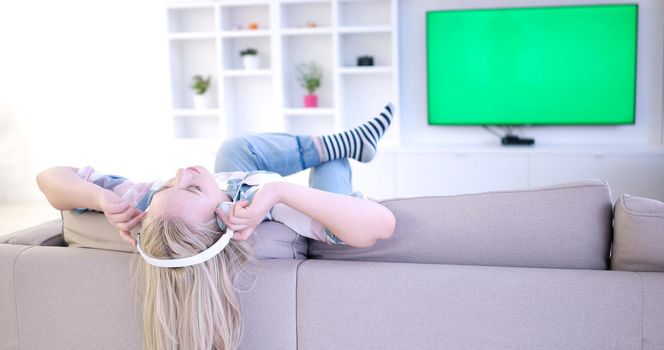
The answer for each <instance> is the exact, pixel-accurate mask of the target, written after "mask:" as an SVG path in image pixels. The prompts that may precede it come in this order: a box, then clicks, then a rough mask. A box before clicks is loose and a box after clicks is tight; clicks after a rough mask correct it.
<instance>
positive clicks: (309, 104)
mask: <svg viewBox="0 0 664 350" xmlns="http://www.w3.org/2000/svg"><path fill="white" fill-rule="evenodd" d="M304 107H306V108H315V107H318V96H316V95H314V94H309V95H304Z"/></svg>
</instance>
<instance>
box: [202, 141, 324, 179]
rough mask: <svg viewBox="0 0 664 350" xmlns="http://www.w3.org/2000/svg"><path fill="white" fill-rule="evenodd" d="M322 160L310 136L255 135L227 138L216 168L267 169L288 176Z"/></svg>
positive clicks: (224, 169) (217, 158)
mask: <svg viewBox="0 0 664 350" xmlns="http://www.w3.org/2000/svg"><path fill="white" fill-rule="evenodd" d="M320 162H321V161H320V155H319V154H318V151H317V149H316V146H315V144H314V142H313V138H312V137H310V136H295V135H290V134H284V133H270V134H255V135H248V136H243V137H237V138H233V139H229V140H226V141H225V142H224V143H223V144H222V145H221V147H219V150H218V151H217V156H216V160H215V166H214V170H215V172H222V171H257V170H265V171H273V172H276V173H278V174H280V175H282V176H288V175H291V174H294V173H296V172H298V171H302V170H305V169H308V168H310V167H314V166H316V165H318V164H320Z"/></svg>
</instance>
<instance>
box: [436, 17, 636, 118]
mask: <svg viewBox="0 0 664 350" xmlns="http://www.w3.org/2000/svg"><path fill="white" fill-rule="evenodd" d="M637 20H638V5H636V4H628V5H622V4H621V5H588V6H560V7H531V8H494V9H468V10H445V11H430V12H427V14H426V34H427V36H426V43H427V85H428V89H427V92H428V121H429V124H431V125H575V124H586V125H588V124H632V123H634V115H635V111H634V110H635V97H636V49H637V47H636V45H637Z"/></svg>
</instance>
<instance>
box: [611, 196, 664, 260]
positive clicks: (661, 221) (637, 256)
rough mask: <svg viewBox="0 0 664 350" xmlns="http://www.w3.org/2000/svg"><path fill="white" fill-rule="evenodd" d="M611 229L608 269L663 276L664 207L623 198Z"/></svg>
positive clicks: (628, 197)
mask: <svg viewBox="0 0 664 350" xmlns="http://www.w3.org/2000/svg"><path fill="white" fill-rule="evenodd" d="M613 226H614V232H613V248H612V254H611V268H612V269H614V270H623V271H660V272H664V203H662V202H660V201H658V200H654V199H648V198H641V197H633V196H630V195H627V194H623V195H622V196H621V197H620V198H618V200H617V201H616V205H615V207H614V217H613Z"/></svg>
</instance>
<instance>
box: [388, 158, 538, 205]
mask: <svg viewBox="0 0 664 350" xmlns="http://www.w3.org/2000/svg"><path fill="white" fill-rule="evenodd" d="M396 159H397V161H396V163H397V166H396V173H395V181H396V195H397V196H398V197H413V196H434V195H455V194H464V193H477V192H485V191H496V190H508V189H515V188H525V187H527V185H528V158H527V156H525V155H505V156H500V157H498V156H495V155H493V154H482V153H467V152H462V153H456V152H439V153H438V152H417V151H403V152H399V154H397V156H396Z"/></svg>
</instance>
